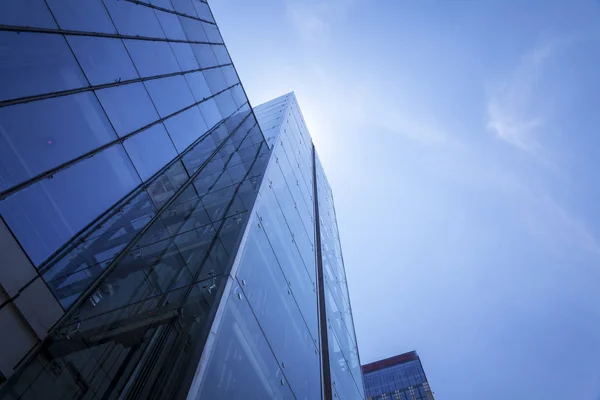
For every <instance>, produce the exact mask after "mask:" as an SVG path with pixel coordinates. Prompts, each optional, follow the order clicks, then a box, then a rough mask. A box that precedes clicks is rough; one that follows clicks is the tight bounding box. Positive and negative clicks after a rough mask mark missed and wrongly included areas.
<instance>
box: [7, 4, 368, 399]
mask: <svg viewBox="0 0 600 400" xmlns="http://www.w3.org/2000/svg"><path fill="white" fill-rule="evenodd" d="M0 49H1V51H0V61H1V62H0V327H1V332H2V333H1V335H0V336H1V338H2V340H0V399H2V400H14V399H49V400H52V399H86V400H87V399H98V400H100V399H186V398H187V399H208V400H213V399H249V398H252V399H308V400H312V399H319V398H324V399H332V398H336V397H337V398H340V399H362V398H364V387H363V383H362V373H361V370H360V362H359V358H358V351H357V347H356V338H355V335H354V325H353V322H352V314H351V309H350V301H349V297H348V290H347V286H346V276H345V271H344V264H343V259H342V254H341V247H340V242H339V237H338V231H337V225H336V217H335V209H334V207H333V199H332V194H331V189H330V187H329V184H328V183H327V180H326V178H325V175H324V172H323V169H322V167H321V164H320V162H319V159H318V157H317V155H316V152H315V149H314V147H313V144H312V140H311V137H310V135H309V133H308V130H307V128H306V125H305V123H304V120H303V118H302V114H301V113H300V109H299V107H298V103H297V101H296V98H295V96H294V94H293V93H291V94H288V95H285V96H282V97H280V98H278V99H275V100H273V101H271V102H269V103H266V104H264V105H262V106H260V107H257V108H256V113H254V112H253V110H252V109H251V107H250V105H249V103H248V99H247V98H246V94H245V92H244V90H243V88H242V86H241V83H240V82H239V79H238V76H237V73H236V71H235V69H234V67H233V65H232V63H231V59H230V57H229V54H228V52H227V49H226V48H225V45H224V44H223V40H222V38H221V35H220V33H219V29H218V28H217V25H216V23H215V21H214V18H213V15H212V13H211V11H210V9H209V7H208V5H207V4H206V2H203V1H200V0H143V1H137V0H135V1H134V0H3V1H1V2H0ZM257 119H258V120H257ZM261 127H262V129H261ZM263 133H264V134H263Z"/></svg>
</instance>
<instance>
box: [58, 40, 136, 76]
mask: <svg viewBox="0 0 600 400" xmlns="http://www.w3.org/2000/svg"><path fill="white" fill-rule="evenodd" d="M67 41H68V42H69V45H70V46H71V48H72V49H73V53H75V56H76V57H77V60H78V61H79V64H80V65H81V67H82V68H83V72H85V75H86V76H87V78H88V80H89V81H90V83H91V84H92V85H100V84H103V83H114V82H120V81H125V80H129V79H135V78H137V77H138V73H137V71H136V70H135V67H134V66H133V63H132V62H131V58H130V57H129V55H128V54H127V51H126V50H125V46H123V42H122V41H121V40H119V39H113V38H103V37H93V36H67Z"/></svg>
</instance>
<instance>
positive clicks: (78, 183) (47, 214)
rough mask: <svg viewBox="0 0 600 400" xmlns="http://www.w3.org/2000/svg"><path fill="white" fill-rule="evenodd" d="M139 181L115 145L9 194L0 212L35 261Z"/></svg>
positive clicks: (121, 150) (131, 166) (39, 259)
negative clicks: (51, 176)
mask: <svg viewBox="0 0 600 400" xmlns="http://www.w3.org/2000/svg"><path fill="white" fill-rule="evenodd" d="M139 182H140V181H139V177H138V175H137V173H136V172H135V170H134V168H133V165H131V162H130V161H129V158H128V157H127V155H126V154H125V150H124V149H123V148H122V147H121V146H114V147H111V148H109V149H107V150H105V151H102V152H101V153H99V154H97V155H95V156H94V157H91V158H88V159H86V160H83V161H81V162H79V163H77V164H75V165H74V166H73V167H71V168H67V169H66V170H64V171H62V172H60V173H58V174H56V175H55V176H54V177H53V178H52V179H45V180H43V181H40V182H38V183H36V184H34V185H32V186H29V187H27V188H26V189H23V190H21V191H20V192H17V193H16V194H14V195H12V196H10V197H8V198H7V199H5V200H3V201H2V202H0V212H1V213H2V216H3V217H4V219H5V220H6V222H7V223H8V225H9V227H10V228H11V230H12V231H13V233H14V234H15V235H16V237H17V239H18V240H19V242H20V243H21V245H22V246H23V248H24V249H25V251H26V252H27V254H28V255H29V257H30V258H31V259H32V261H33V263H34V264H36V265H39V264H40V262H42V261H43V260H44V259H45V258H46V257H48V256H49V255H50V254H51V253H52V252H53V251H55V250H56V249H57V248H58V247H59V246H60V245H62V244H63V243H65V242H66V241H67V240H69V239H70V238H71V237H72V236H73V235H74V234H76V233H77V232H78V231H79V230H80V229H82V228H83V227H84V226H85V225H86V224H88V223H89V222H90V221H92V220H93V219H94V218H95V217H97V216H98V215H99V214H100V213H102V212H104V211H105V210H106V209H107V208H108V207H109V206H111V205H112V204H114V203H115V202H116V201H117V200H119V199H120V198H121V197H123V196H124V195H125V194H127V193H129V192H130V191H131V190H132V189H133V188H134V187H135V186H137V185H138V184H139ZM65 210H68V212H65Z"/></svg>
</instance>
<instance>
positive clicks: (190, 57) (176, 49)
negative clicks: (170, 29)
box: [171, 43, 200, 71]
mask: <svg viewBox="0 0 600 400" xmlns="http://www.w3.org/2000/svg"><path fill="white" fill-rule="evenodd" d="M171 48H172V49H173V53H175V58H177V61H178V62H179V66H180V67H181V70H182V71H189V70H192V69H198V68H200V66H199V65H198V60H197V59H196V56H195V55H194V52H193V51H192V47H191V46H190V45H189V43H171Z"/></svg>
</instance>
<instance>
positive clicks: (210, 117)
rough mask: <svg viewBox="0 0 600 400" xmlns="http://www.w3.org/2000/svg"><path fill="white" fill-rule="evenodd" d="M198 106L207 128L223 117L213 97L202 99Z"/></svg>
mask: <svg viewBox="0 0 600 400" xmlns="http://www.w3.org/2000/svg"><path fill="white" fill-rule="evenodd" d="M198 107H199V108H200V112H201V113H202V116H203V117H204V121H206V125H208V126H209V128H212V127H213V126H215V125H216V124H217V123H218V122H219V121H221V119H222V118H223V116H221V112H220V111H219V108H218V107H217V103H215V100H214V99H209V100H206V101H203V102H202V103H200V105H199V106H198Z"/></svg>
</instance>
